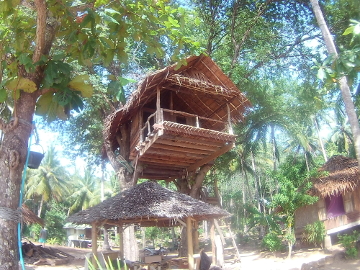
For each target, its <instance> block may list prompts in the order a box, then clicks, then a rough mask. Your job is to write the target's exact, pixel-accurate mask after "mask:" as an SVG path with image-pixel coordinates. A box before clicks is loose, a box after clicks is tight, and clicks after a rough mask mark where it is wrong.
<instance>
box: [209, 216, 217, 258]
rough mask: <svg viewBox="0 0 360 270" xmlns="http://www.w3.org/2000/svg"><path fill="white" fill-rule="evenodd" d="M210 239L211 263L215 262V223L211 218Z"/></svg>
mask: <svg viewBox="0 0 360 270" xmlns="http://www.w3.org/2000/svg"><path fill="white" fill-rule="evenodd" d="M210 239H211V253H212V256H211V258H212V263H213V264H216V247H215V223H214V220H213V219H212V220H211V221H210Z"/></svg>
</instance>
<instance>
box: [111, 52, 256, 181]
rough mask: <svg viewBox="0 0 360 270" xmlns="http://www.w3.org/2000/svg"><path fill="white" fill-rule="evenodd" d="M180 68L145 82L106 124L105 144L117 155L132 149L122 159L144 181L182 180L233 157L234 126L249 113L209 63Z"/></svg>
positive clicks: (204, 59) (202, 60)
mask: <svg viewBox="0 0 360 270" xmlns="http://www.w3.org/2000/svg"><path fill="white" fill-rule="evenodd" d="M180 64H181V63H180ZM182 64H184V65H182V66H181V65H179V64H175V65H171V66H168V67H166V68H164V69H162V70H159V71H157V72H155V73H153V74H151V75H149V76H147V77H146V78H145V79H144V80H143V81H142V82H141V83H140V84H139V86H138V88H137V90H136V91H134V92H133V93H132V95H131V96H130V98H129V100H128V101H127V103H126V105H125V106H124V107H123V108H121V109H120V110H118V111H116V112H114V113H113V114H111V115H109V116H108V117H107V119H106V121H105V128H104V136H105V141H106V142H107V144H109V147H110V148H111V149H112V150H113V151H115V150H117V149H119V151H124V149H129V150H127V152H126V155H127V156H125V157H124V158H125V159H129V160H130V161H131V163H132V164H131V165H132V166H133V167H136V171H137V172H138V173H139V177H140V178H144V179H153V180H167V179H171V178H181V177H184V176H186V175H188V173H191V172H194V171H195V170H197V169H198V168H199V167H200V166H202V165H204V164H206V163H208V162H210V161H212V160H214V159H215V158H217V157H218V156H220V155H222V154H224V153H225V152H227V151H229V150H230V149H231V148H232V147H233V143H234V142H235V139H236V136H235V135H234V134H233V132H232V123H234V122H235V123H236V122H239V121H242V120H243V118H244V113H245V110H246V109H247V108H248V107H250V102H249V101H248V100H247V98H246V97H245V96H244V95H243V94H242V93H241V92H240V90H239V89H238V88H237V87H236V85H235V84H234V83H233V82H232V81H231V80H230V79H229V78H228V77H227V76H226V75H225V74H224V73H223V72H222V71H221V69H220V68H219V67H218V66H217V65H216V64H215V63H214V62H213V61H212V60H211V58H210V57H208V56H205V55H200V56H192V57H189V58H187V59H186V60H185V61H184V62H183V63H182ZM124 134H130V136H124ZM120 138H121V139H120ZM121 144H122V145H121Z"/></svg>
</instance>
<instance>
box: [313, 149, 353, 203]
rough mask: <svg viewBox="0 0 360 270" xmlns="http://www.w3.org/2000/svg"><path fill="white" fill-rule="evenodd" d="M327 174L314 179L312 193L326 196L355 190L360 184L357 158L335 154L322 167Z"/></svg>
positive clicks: (321, 170) (322, 196) (321, 169)
mask: <svg viewBox="0 0 360 270" xmlns="http://www.w3.org/2000/svg"><path fill="white" fill-rule="evenodd" d="M319 171H320V172H324V174H325V175H323V176H320V177H318V178H314V179H312V182H313V187H312V189H311V190H310V193H311V194H312V195H316V196H319V197H321V198H325V197H327V196H330V195H334V194H345V193H347V192H351V191H354V190H355V189H356V188H357V187H358V186H359V185H360V171H359V167H358V162H357V160H356V159H352V158H348V157H344V156H333V157H331V158H330V159H329V160H328V161H327V162H326V163H325V164H324V165H323V166H322V167H321V168H320V169H319Z"/></svg>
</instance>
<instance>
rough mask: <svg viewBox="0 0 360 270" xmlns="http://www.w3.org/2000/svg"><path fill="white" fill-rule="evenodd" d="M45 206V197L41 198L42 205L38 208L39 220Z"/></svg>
mask: <svg viewBox="0 0 360 270" xmlns="http://www.w3.org/2000/svg"><path fill="white" fill-rule="evenodd" d="M43 205H44V197H43V196H41V200H40V204H39V207H38V217H39V218H41V212H42V208H43Z"/></svg>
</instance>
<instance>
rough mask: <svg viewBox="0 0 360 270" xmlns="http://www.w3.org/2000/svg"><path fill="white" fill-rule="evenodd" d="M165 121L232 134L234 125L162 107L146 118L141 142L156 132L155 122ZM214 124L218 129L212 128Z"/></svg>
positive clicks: (141, 133) (141, 132)
mask: <svg viewBox="0 0 360 270" xmlns="http://www.w3.org/2000/svg"><path fill="white" fill-rule="evenodd" d="M152 120H153V121H152ZM163 121H169V122H175V123H179V124H184V125H188V126H193V127H198V128H205V129H212V130H217V131H221V132H227V133H229V134H232V127H231V125H230V124H229V123H228V122H224V121H220V120H216V119H211V118H207V117H203V116H198V115H196V114H191V113H187V112H181V111H176V110H170V109H160V110H159V111H155V112H154V113H153V114H151V115H150V116H149V117H148V118H147V119H146V122H145V123H144V124H143V126H142V128H141V129H140V142H143V141H144V138H146V137H151V136H152V134H153V133H154V127H153V124H158V123H162V122H163ZM152 123H153V124H152ZM214 126H215V127H216V129H213V128H212V127H214Z"/></svg>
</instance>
